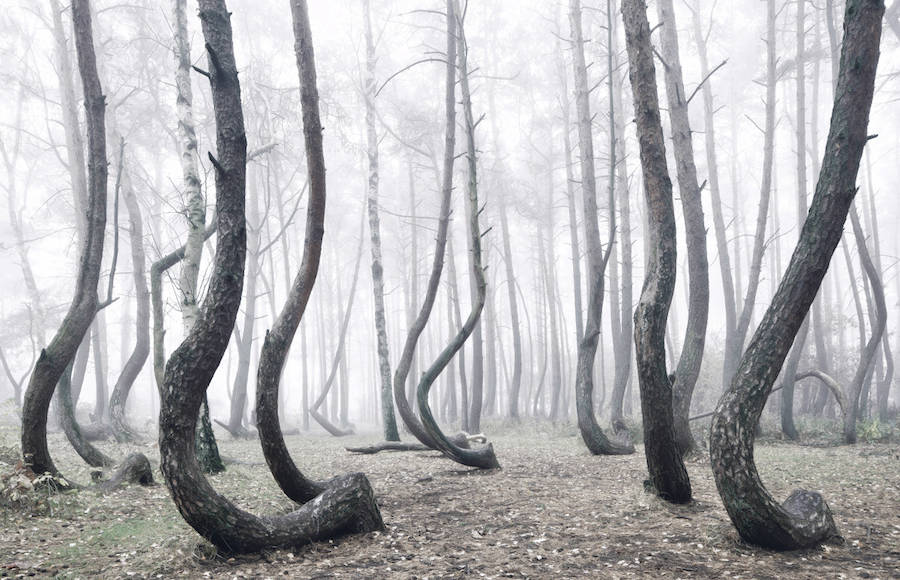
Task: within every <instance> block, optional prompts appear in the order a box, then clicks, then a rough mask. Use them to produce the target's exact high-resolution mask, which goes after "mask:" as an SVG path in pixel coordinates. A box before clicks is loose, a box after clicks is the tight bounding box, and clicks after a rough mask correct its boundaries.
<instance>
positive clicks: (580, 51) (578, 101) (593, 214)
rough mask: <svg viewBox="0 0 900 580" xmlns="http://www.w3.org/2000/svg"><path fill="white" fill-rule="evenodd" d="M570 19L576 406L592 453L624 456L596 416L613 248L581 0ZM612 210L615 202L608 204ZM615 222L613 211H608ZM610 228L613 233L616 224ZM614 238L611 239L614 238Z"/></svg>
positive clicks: (629, 448) (625, 449)
mask: <svg viewBox="0 0 900 580" xmlns="http://www.w3.org/2000/svg"><path fill="white" fill-rule="evenodd" d="M569 24H570V26H571V31H572V42H573V43H574V46H573V50H572V53H573V56H574V59H573V63H572V66H573V69H574V76H575V87H574V88H575V111H576V115H577V117H578V148H579V150H580V153H581V186H582V197H583V202H584V239H585V248H586V250H587V256H588V269H587V270H588V275H587V279H588V297H587V307H588V310H587V317H586V320H585V328H584V335H583V336H581V337H579V343H578V361H577V366H576V370H575V408H576V411H577V414H578V428H579V430H580V431H581V438H582V439H583V440H584V443H585V445H587V448H588V450H590V452H591V453H593V454H594V455H624V454H628V453H634V446H633V445H632V444H631V443H630V442H625V443H620V442H617V441H613V440H611V439H610V438H608V437H607V436H606V434H605V433H604V432H603V430H602V429H601V428H600V426H599V425H598V424H597V419H596V417H595V416H594V402H593V391H594V377H593V370H594V359H595V357H596V354H597V342H598V341H599V339H600V331H601V328H600V323H601V318H602V315H603V282H604V271H605V270H606V263H607V261H608V259H609V248H607V252H606V254H605V255H604V252H603V249H602V248H601V246H600V225H599V223H598V220H597V183H596V178H595V176H594V143H593V137H592V136H591V112H590V104H589V100H588V97H589V95H588V82H587V69H586V68H585V62H584V43H585V40H584V35H583V34H582V30H581V1H580V0H569ZM610 209H611V211H612V207H611V208H610ZM610 220H611V222H614V220H615V217H614V215H610ZM610 231H612V232H615V225H614V223H611V224H610ZM611 242H612V240H610V243H611Z"/></svg>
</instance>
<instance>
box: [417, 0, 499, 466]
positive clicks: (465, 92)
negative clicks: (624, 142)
mask: <svg viewBox="0 0 900 580" xmlns="http://www.w3.org/2000/svg"><path fill="white" fill-rule="evenodd" d="M455 4H456V0H447V29H448V35H447V36H448V40H447V49H448V50H447V53H448V61H447V67H448V69H449V68H450V67H452V66H453V60H451V59H450V58H449V55H452V54H453V53H454V52H456V50H455V48H456V46H455V44H456V41H455V40H452V39H450V34H452V32H453V24H452V22H451V19H455V21H456V34H457V39H458V41H459V52H458V56H457V59H456V62H457V63H458V67H459V76H460V92H461V93H462V104H463V113H464V114H463V117H464V121H465V128H466V161H467V162H468V163H467V164H468V176H469V179H468V183H467V187H466V191H467V193H468V195H467V197H466V214H467V216H466V217H467V218H468V228H467V229H468V232H469V244H468V247H469V249H470V259H471V273H472V276H473V284H474V286H475V293H474V296H473V300H472V310H471V312H470V313H469V316H468V318H466V322H465V323H464V324H463V325H462V328H460V329H459V332H457V334H456V336H455V337H453V339H452V340H451V341H450V344H449V345H447V347H446V348H444V350H443V351H441V353H440V355H438V358H437V360H436V361H435V362H434V363H433V364H432V365H431V366H430V367H429V368H428V370H426V371H425V372H424V373H423V374H422V379H421V380H420V381H419V385H418V387H417V389H416V399H417V402H418V406H419V416H420V417H421V418H422V426H423V427H425V430H426V431H427V432H428V435H430V436H431V438H432V440H433V441H434V443H435V444H436V446H437V448H438V449H439V450H440V451H441V452H442V453H443V454H444V455H446V456H447V457H449V458H450V459H452V460H454V461H456V462H457V463H461V464H463V465H470V466H472V467H478V468H480V469H493V468H498V467H500V464H499V463H498V462H497V456H496V455H494V447H493V445H491V444H490V443H488V444H487V445H484V446H482V447H479V448H477V449H464V448H462V447H459V446H458V445H457V444H456V443H454V442H452V441H451V440H450V439H449V438H448V437H447V436H446V435H444V433H443V432H442V431H441V428H440V427H439V426H438V424H437V421H435V420H434V416H433V415H432V413H431V407H430V406H429V404H428V393H429V391H430V390H431V385H432V384H434V381H435V380H437V378H438V376H439V375H440V374H441V371H442V370H444V367H446V366H447V365H448V364H450V362H451V361H452V360H453V355H455V354H456V352H457V351H458V350H459V349H461V348H462V347H463V345H464V344H465V343H466V339H468V338H469V336H470V335H471V334H472V332H473V331H474V330H475V329H476V327H477V326H478V320H479V318H480V317H481V311H482V309H483V308H484V301H485V294H486V292H487V281H486V280H485V278H484V268H483V267H482V266H481V235H482V234H481V227H480V226H479V223H478V215H479V214H480V213H481V211H480V208H479V206H478V180H477V173H476V158H475V119H474V118H473V116H472V98H471V94H470V93H469V74H468V46H467V44H466V38H465V33H464V31H463V24H462V16H461V15H457V12H458V6H456V5H455ZM451 74H452V73H450V72H448V73H447V77H448V80H449V78H450V76H451ZM476 352H477V350H476ZM476 369H477V367H476ZM476 372H478V371H477V370H476ZM473 391H474V387H473ZM473 402H474V401H473ZM480 406H481V405H480V401H477V402H475V404H473V413H472V417H471V419H474V420H476V421H477V419H478V414H480ZM471 424H472V425H476V426H477V423H471Z"/></svg>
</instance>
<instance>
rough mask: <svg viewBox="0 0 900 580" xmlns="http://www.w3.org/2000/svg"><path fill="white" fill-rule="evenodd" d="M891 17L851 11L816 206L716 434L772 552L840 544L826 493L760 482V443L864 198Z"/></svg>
mask: <svg viewBox="0 0 900 580" xmlns="http://www.w3.org/2000/svg"><path fill="white" fill-rule="evenodd" d="M883 12H884V3H883V2H882V1H880V0H850V1H849V2H847V8H846V12H845V17H844V43H843V47H842V53H841V63H840V74H839V78H838V84H837V90H836V91H835V101H834V109H833V111H832V115H831V127H830V131H829V134H828V140H827V142H826V146H825V154H824V158H823V159H824V162H823V164H822V168H821V171H820V173H819V179H818V182H817V186H816V193H815V196H814V197H813V201H812V206H811V208H810V211H809V215H808V217H807V219H806V222H805V223H804V224H803V230H802V231H801V234H800V240H799V242H798V244H797V247H796V248H795V250H794V253H793V255H792V256H791V261H790V264H789V265H788V268H787V271H786V272H785V276H784V278H783V279H782V281H781V283H780V284H779V286H778V289H777V291H776V292H775V296H774V297H773V299H772V303H771V305H770V306H769V308H768V310H767V311H766V313H765V315H764V317H763V320H762V322H761V323H760V325H759V328H758V329H757V331H756V333H755V334H754V336H753V339H752V340H751V341H750V344H749V345H748V347H747V350H746V352H745V353H744V356H743V358H742V360H741V364H740V366H739V367H738V371H737V373H736V375H735V378H734V380H733V381H732V383H731V385H730V386H729V388H728V390H727V391H726V392H725V394H724V395H723V396H722V399H721V400H720V401H719V404H718V406H717V408H716V414H715V416H714V418H713V422H712V426H711V432H710V446H709V447H710V461H711V463H712V467H713V474H714V475H715V479H716V486H717V487H718V490H719V494H720V495H721V496H722V501H723V503H724V504H725V508H726V510H727V511H728V515H729V516H730V517H731V520H732V522H733V523H734V524H735V526H736V527H737V530H738V533H740V535H741V537H742V538H743V539H744V540H746V541H748V542H750V543H753V544H758V545H761V546H765V547H768V548H773V549H779V550H790V549H797V548H806V547H810V546H814V545H817V544H818V543H820V542H822V541H824V540H827V539H829V538H831V537H834V536H836V535H837V529H836V527H835V525H834V521H833V519H832V517H831V512H830V510H829V509H828V506H827V504H826V503H825V501H824V500H823V499H822V497H821V496H820V495H819V494H814V493H810V492H802V490H801V492H800V494H799V495H797V496H792V497H794V498H795V499H797V498H800V499H803V500H804V501H803V502H799V503H798V502H796V501H791V498H789V499H788V501H787V502H785V504H784V505H779V504H778V503H776V501H775V499H774V498H773V497H772V496H771V495H770V494H769V492H768V491H767V490H766V489H765V487H764V486H763V484H762V481H761V480H760V478H759V473H758V472H757V470H756V463H755V462H754V459H753V444H754V438H755V429H756V425H757V423H758V422H759V417H760V415H761V414H762V409H763V406H764V405H765V402H766V399H767V398H768V396H769V394H770V392H771V390H772V385H773V384H774V382H775V379H776V378H777V376H778V373H779V371H780V369H781V365H782V364H783V362H784V360H785V357H786V356H787V354H788V351H789V350H790V348H791V343H792V342H793V340H794V336H795V335H796V334H797V331H798V330H799V329H800V326H801V325H802V324H803V320H804V318H805V317H806V315H807V313H808V311H809V308H810V306H811V305H812V302H813V299H814V297H815V295H816V293H817V291H818V288H819V286H820V284H821V282H822V279H823V278H824V277H825V273H826V271H827V270H828V264H829V262H830V260H831V255H832V254H833V253H834V249H835V247H837V244H838V241H839V240H840V238H841V234H842V224H843V223H844V221H845V220H846V218H847V212H848V210H849V209H850V204H851V203H852V201H853V197H854V195H855V182H856V174H857V171H858V169H859V161H860V157H861V156H862V150H863V147H864V146H865V142H866V128H867V125H868V117H869V108H870V106H871V104H872V94H873V92H874V82H875V69H876V66H877V63H878V44H879V41H880V38H881V16H882V14H883ZM795 493H797V492H795Z"/></svg>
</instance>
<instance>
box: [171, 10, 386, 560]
mask: <svg viewBox="0 0 900 580" xmlns="http://www.w3.org/2000/svg"><path fill="white" fill-rule="evenodd" d="M199 4H200V21H201V23H202V25H203V35H204V37H205V39H206V50H207V56H208V62H209V72H208V73H207V74H208V76H209V80H210V84H211V86H212V96H213V108H214V113H215V121H216V149H217V151H218V156H217V157H216V156H213V155H212V154H210V161H211V162H212V164H213V166H214V168H215V175H216V177H215V180H216V207H217V208H218V216H217V220H218V224H219V225H218V239H217V244H216V255H215V260H214V262H215V263H214V269H213V274H212V277H211V279H210V283H209V290H208V292H207V294H206V298H205V300H204V302H203V309H202V313H201V315H200V316H199V317H198V320H197V323H196V324H195V325H194V326H193V327H192V328H191V331H190V332H189V333H188V336H187V338H185V340H184V342H182V343H181V345H180V346H179V347H178V348H177V349H175V351H174V352H173V353H172V357H171V358H170V359H169V363H168V364H167V365H166V373H165V389H164V390H163V392H162V400H161V405H160V421H159V423H160V435H159V452H160V469H161V471H162V472H163V475H164V476H165V479H166V484H167V486H168V488H169V491H170V493H171V495H172V499H173V500H174V501H175V505H176V507H177V508H178V510H179V512H180V513H181V515H182V517H184V519H185V521H187V523H188V524H190V525H191V526H192V527H193V528H194V529H195V530H197V532H199V533H200V534H202V535H203V536H204V537H205V538H207V539H208V540H209V541H211V542H212V543H213V544H215V545H216V546H217V547H218V548H219V549H221V550H222V551H224V552H253V551H259V550H261V549H264V548H273V547H290V546H299V545H302V544H307V543H309V542H312V541H316V540H319V539H326V538H331V537H333V536H334V535H337V534H341V533H347V532H358V531H371V530H375V529H381V528H382V527H383V524H382V522H381V514H380V513H379V511H378V506H377V505H376V504H375V498H374V494H373V492H372V487H371V486H370V485H369V482H368V480H367V479H366V477H365V476H364V475H362V474H359V473H357V474H350V475H346V476H342V477H339V478H336V479H335V480H333V481H332V482H331V483H330V484H329V487H328V489H326V490H325V491H324V492H322V493H321V494H320V495H319V496H318V498H317V500H316V501H313V502H307V503H306V504H304V505H303V506H302V507H300V508H299V509H298V510H297V511H294V512H292V513H289V514H287V515H279V516H273V517H266V518H260V517H257V516H255V515H252V514H250V513H248V512H245V511H243V510H241V509H240V508H238V507H237V506H235V505H234V504H232V503H231V502H230V501H229V500H228V499H226V498H224V497H223V496H221V495H219V494H218V493H216V491H215V489H213V487H212V486H211V485H210V483H209V481H208V480H207V479H206V477H204V475H203V473H201V471H200V467H199V465H198V464H197V461H196V457H195V455H194V452H193V445H194V443H193V439H194V430H195V426H196V423H197V414H198V411H199V410H200V404H201V402H202V400H203V394H204V392H205V391H206V389H207V388H208V386H209V383H210V381H211V380H212V376H213V374H214V373H215V371H216V367H217V366H218V365H219V363H220V362H221V360H222V356H223V354H224V353H225V349H226V348H227V347H228V342H229V339H230V335H231V330H232V327H233V326H234V323H235V319H236V318H237V313H238V308H239V306H240V302H241V289H242V285H243V277H244V260H245V258H246V235H247V233H246V227H247V226H246V220H245V216H244V203H245V202H244V197H245V189H244V188H245V180H246V169H245V164H246V160H247V138H246V135H245V133H244V115H243V111H242V109H241V92H240V84H239V82H238V74H237V66H236V63H235V60H234V51H233V48H232V39H231V22H230V14H229V12H228V9H227V8H226V6H225V2H224V1H223V0H200V2H199ZM291 9H292V13H293V14H294V21H295V34H296V39H297V53H298V60H299V61H300V63H299V64H300V65H301V67H300V68H301V73H300V76H301V87H302V89H301V90H302V91H303V93H302V96H301V103H302V105H303V109H304V120H305V121H314V122H315V124H314V125H312V126H311V125H310V124H308V123H304V133H305V134H307V135H308V134H309V133H314V134H315V135H316V136H317V139H318V144H319V145H318V147H309V146H308V150H307V155H308V156H314V157H315V158H316V161H317V163H316V165H315V168H316V169H315V170H317V171H318V172H320V174H321V175H320V176H321V177H324V160H323V157H322V147H321V135H322V129H321V125H320V124H319V123H318V98H317V91H316V89H315V68H314V64H313V63H314V60H313V53H312V45H311V43H310V40H311V39H310V30H309V20H308V17H307V11H306V2H304V1H303V0H293V2H292V3H291ZM311 109H314V111H313V110H311ZM311 170H313V169H312V167H311ZM311 197H312V195H311ZM322 201H323V203H324V197H323V198H322ZM294 327H295V328H296V325H294ZM274 370H275V377H276V381H277V378H278V377H279V376H280V370H281V369H280V365H278V366H277V368H275V369H274ZM276 385H277V382H276ZM274 390H275V393H274V400H275V406H274V408H275V413H274V417H275V420H276V421H277V417H278V413H277V400H278V393H277V386H276V388H275V389H274ZM276 427H277V422H276Z"/></svg>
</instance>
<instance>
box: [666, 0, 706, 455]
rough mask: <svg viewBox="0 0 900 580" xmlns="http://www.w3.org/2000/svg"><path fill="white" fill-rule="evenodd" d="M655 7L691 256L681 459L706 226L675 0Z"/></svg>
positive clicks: (678, 427)
mask: <svg viewBox="0 0 900 580" xmlns="http://www.w3.org/2000/svg"><path fill="white" fill-rule="evenodd" d="M656 6H657V8H658V12H659V20H660V22H662V23H663V26H662V30H661V31H660V37H661V39H662V57H663V60H664V61H665V66H664V68H665V78H666V97H667V99H666V100H667V102H668V105H669V124H670V126H671V129H672V145H673V149H674V151H675V168H676V174H677V176H678V192H679V194H680V196H681V211H682V214H683V215H684V229H685V238H686V240H687V251H688V278H689V282H688V323H687V328H686V329H685V333H684V345H683V347H682V349H681V356H680V357H679V359H678V366H677V367H676V370H675V383H674V384H673V385H672V391H673V404H674V409H673V410H674V416H675V444H676V445H677V446H678V450H679V451H680V452H681V453H682V454H687V453H690V452H692V451H694V450H695V449H696V447H697V443H696V442H695V441H694V436H693V435H692V434H691V427H690V424H689V423H688V418H689V417H690V412H691V398H692V397H693V394H694V385H696V384H697V377H698V376H700V365H701V363H702V362H703V350H704V346H705V344H706V322H707V319H708V318H709V261H708V260H707V256H706V225H705V223H704V219H703V204H702V203H701V201H700V184H699V183H698V182H697V166H696V165H695V164H694V145H693V142H692V140H691V125H690V120H689V119H688V102H687V95H686V94H685V92H684V79H683V78H682V74H681V59H680V57H679V50H678V32H677V26H676V23H675V9H674V7H673V4H672V0H659V2H657V4H656Z"/></svg>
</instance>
